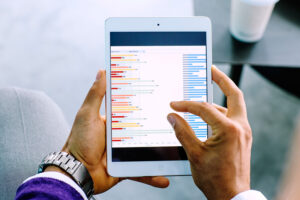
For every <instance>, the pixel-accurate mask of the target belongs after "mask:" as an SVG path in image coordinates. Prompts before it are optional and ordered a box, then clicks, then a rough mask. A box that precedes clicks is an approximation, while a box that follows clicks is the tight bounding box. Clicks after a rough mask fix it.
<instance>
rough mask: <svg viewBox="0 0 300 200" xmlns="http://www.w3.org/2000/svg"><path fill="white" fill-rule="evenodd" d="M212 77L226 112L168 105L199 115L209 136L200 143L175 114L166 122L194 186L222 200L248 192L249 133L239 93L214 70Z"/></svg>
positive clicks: (184, 103) (195, 105)
mask: <svg viewBox="0 0 300 200" xmlns="http://www.w3.org/2000/svg"><path fill="white" fill-rule="evenodd" d="M212 77H213V80H214V81H215V82H216V83H217V84H218V85H219V87H220V88H221V90H222V91H223V93H224V94H225V95H226V96H227V106H228V110H227V109H226V108H223V107H220V106H216V105H211V104H209V103H205V102H203V103H200V102H188V101H180V102H172V103H171V107H172V108H173V109H174V110H176V111H179V112H190V113H193V114H195V115H198V116H200V117H201V118H202V119H203V120H204V121H205V122H207V123H208V124H209V125H210V126H211V128H212V132H213V135H212V137H210V138H208V139H207V140H206V141H205V142H201V141H200V140H199V139H198V138H197V137H196V136H195V134H194V132H193V129H192V128H191V127H190V126H189V124H188V123H187V122H186V121H185V120H184V119H183V118H182V117H180V116H179V115H177V114H175V113H171V114H169V115H168V120H169V122H170V123H171V125H172V126H173V127H174V130H175V132H176V136H177V138H178V140H179V141H180V142H181V144H182V146H183V148H184V150H185V152H186V153H187V156H188V159H189V161H190V164H191V171H192V175H193V179H194V182H195V184H196V185H197V186H198V187H199V189H201V190H202V191H203V193H204V194H205V196H206V197H207V198H208V199H209V200H218V199H220V200H225V199H231V198H232V197H234V196H235V195H237V194H238V193H240V192H243V191H246V190H249V189H250V157H251V144H252V133H251V128H250V126H249V123H248V119H247V113H246V106H245V102H244V98H243V94H242V92H241V91H240V90H239V88H238V87H237V86H236V85H235V84H234V83H233V82H232V81H231V80H230V79H229V78H228V77H227V76H226V75H225V74H224V73H223V72H221V71H219V70H218V69H217V68H215V67H212Z"/></svg>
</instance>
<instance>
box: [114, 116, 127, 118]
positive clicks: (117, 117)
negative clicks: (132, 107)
mask: <svg viewBox="0 0 300 200" xmlns="http://www.w3.org/2000/svg"><path fill="white" fill-rule="evenodd" d="M112 118H125V116H112Z"/></svg>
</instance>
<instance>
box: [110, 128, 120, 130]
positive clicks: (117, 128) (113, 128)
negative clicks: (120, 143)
mask: <svg viewBox="0 0 300 200" xmlns="http://www.w3.org/2000/svg"><path fill="white" fill-rule="evenodd" d="M111 129H112V130H123V128H111Z"/></svg>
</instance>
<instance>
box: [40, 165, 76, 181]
mask: <svg viewBox="0 0 300 200" xmlns="http://www.w3.org/2000/svg"><path fill="white" fill-rule="evenodd" d="M44 172H59V173H61V174H63V175H65V176H67V177H69V178H71V179H72V180H74V179H73V178H72V177H71V176H70V174H68V173H67V172H65V171H64V170H62V169H61V168H59V167H57V166H54V165H49V166H47V167H46V168H45V170H44Z"/></svg>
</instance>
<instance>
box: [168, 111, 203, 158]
mask: <svg viewBox="0 0 300 200" xmlns="http://www.w3.org/2000/svg"><path fill="white" fill-rule="evenodd" d="M167 118H168V121H169V122H170V124H171V125H172V126H173V129H174V131H175V133H176V137H177V139H178V140H179V142H180V143H181V144H182V146H183V148H184V150H185V152H186V153H187V154H188V155H191V153H192V151H193V150H195V149H199V145H201V143H202V142H201V141H200V140H199V139H198V138H197V137H196V135H195V133H194V131H193V129H192V128H191V127H190V126H189V124H188V123H187V122H186V121H185V120H184V119H183V118H182V117H180V116H179V115H177V114H175V113H171V114H169V115H168V117H167ZM199 150H200V149H199Z"/></svg>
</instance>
